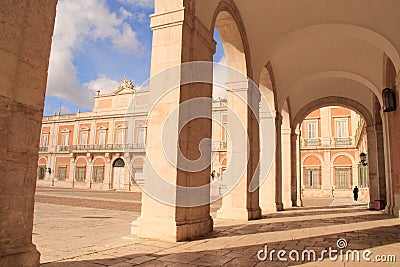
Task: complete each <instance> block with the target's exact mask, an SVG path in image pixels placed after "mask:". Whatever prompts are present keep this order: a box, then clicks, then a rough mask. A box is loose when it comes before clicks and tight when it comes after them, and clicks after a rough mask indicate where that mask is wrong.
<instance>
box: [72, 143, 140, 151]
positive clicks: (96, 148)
mask: <svg viewBox="0 0 400 267" xmlns="http://www.w3.org/2000/svg"><path fill="white" fill-rule="evenodd" d="M144 149H146V144H105V145H73V146H71V152H90V151H125V150H144Z"/></svg>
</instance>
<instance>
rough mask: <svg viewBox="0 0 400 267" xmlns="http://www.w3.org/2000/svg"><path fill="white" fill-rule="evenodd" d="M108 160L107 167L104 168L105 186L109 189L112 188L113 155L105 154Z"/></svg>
mask: <svg viewBox="0 0 400 267" xmlns="http://www.w3.org/2000/svg"><path fill="white" fill-rule="evenodd" d="M104 157H105V159H106V166H104V181H103V185H106V187H108V189H111V188H112V185H111V182H112V161H111V154H110V153H105V155H104Z"/></svg>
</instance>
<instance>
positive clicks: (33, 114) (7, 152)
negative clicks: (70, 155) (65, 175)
mask: <svg viewBox="0 0 400 267" xmlns="http://www.w3.org/2000/svg"><path fill="white" fill-rule="evenodd" d="M56 3H57V1H55V0H49V1H22V0H21V1H2V3H1V9H0V17H1V23H0V32H1V36H2V37H1V40H0V80H1V86H0V114H1V115H0V117H1V120H0V175H1V178H0V192H1V194H0V203H1V208H0V266H39V258H40V253H39V252H38V251H37V249H36V246H35V245H34V244H33V243H32V228H33V209H34V195H35V188H36V175H37V166H38V164H37V163H38V152H39V141H40V131H41V123H42V116H43V103H44V96H45V92H46V81H47V69H48V63H49V56H50V47H51V37H52V35H53V27H54V19H55V12H56Z"/></svg>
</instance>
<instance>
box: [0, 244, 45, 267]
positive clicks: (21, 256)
mask: <svg viewBox="0 0 400 267" xmlns="http://www.w3.org/2000/svg"><path fill="white" fill-rule="evenodd" d="M20 250H21V249H20ZM39 265H40V252H39V251H38V250H37V249H36V246H35V245H33V244H32V246H30V247H28V248H27V249H24V251H23V252H17V253H15V254H10V255H1V257H0V266H24V267H39Z"/></svg>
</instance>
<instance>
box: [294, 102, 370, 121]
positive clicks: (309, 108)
mask: <svg viewBox="0 0 400 267" xmlns="http://www.w3.org/2000/svg"><path fill="white" fill-rule="evenodd" d="M327 106H343V107H345V108H348V109H352V110H354V111H356V112H357V113H358V114H360V115H361V116H362V117H363V118H364V120H365V122H366V123H367V125H368V126H371V125H373V116H372V115H371V113H370V112H369V111H368V109H367V108H366V107H364V106H363V105H362V104H360V103H358V102H356V101H354V100H352V99H349V98H344V97H334V96H332V97H324V98H320V99H317V100H314V101H312V102H310V103H307V104H306V105H304V107H303V108H302V109H301V110H300V111H299V112H298V113H297V114H296V116H294V119H293V121H292V128H293V127H295V126H297V125H298V124H300V123H301V122H302V121H303V120H304V119H305V118H306V117H307V115H308V114H310V113H311V112H313V111H314V110H316V109H319V108H323V107H327Z"/></svg>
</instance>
